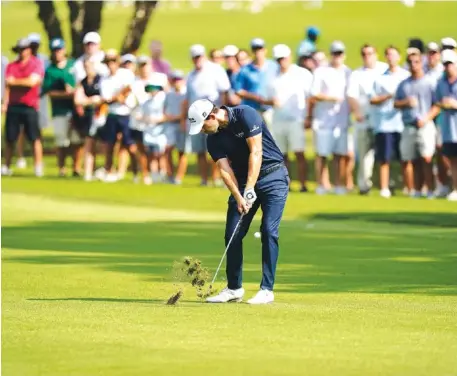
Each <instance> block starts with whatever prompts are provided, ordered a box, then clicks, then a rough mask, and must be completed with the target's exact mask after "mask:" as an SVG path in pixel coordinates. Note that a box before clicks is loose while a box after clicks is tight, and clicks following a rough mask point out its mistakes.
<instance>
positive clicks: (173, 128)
mask: <svg viewBox="0 0 457 376" xmlns="http://www.w3.org/2000/svg"><path fill="white" fill-rule="evenodd" d="M180 132H181V131H180V129H179V123H167V124H165V136H166V137H167V146H176V145H177V143H178V136H179V133H180Z"/></svg>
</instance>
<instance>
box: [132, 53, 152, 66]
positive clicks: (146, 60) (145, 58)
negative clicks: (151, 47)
mask: <svg viewBox="0 0 457 376" xmlns="http://www.w3.org/2000/svg"><path fill="white" fill-rule="evenodd" d="M150 61H151V59H150V57H149V56H146V55H140V56H138V57H137V59H136V62H137V63H138V64H140V65H143V64H147V63H149V62H150Z"/></svg>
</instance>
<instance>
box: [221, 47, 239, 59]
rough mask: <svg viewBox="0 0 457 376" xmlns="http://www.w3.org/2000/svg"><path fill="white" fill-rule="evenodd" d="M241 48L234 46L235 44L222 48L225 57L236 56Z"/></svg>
mask: <svg viewBox="0 0 457 376" xmlns="http://www.w3.org/2000/svg"><path fill="white" fill-rule="evenodd" d="M238 51H239V49H238V47H237V46H234V45H233V44H229V45H227V46H225V47H224V49H223V50H222V53H223V54H224V56H225V57H233V56H236V54H237V53H238Z"/></svg>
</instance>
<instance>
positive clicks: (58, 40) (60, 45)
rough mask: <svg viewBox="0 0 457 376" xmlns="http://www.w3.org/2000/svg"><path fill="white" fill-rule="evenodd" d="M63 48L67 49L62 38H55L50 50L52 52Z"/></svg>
mask: <svg viewBox="0 0 457 376" xmlns="http://www.w3.org/2000/svg"><path fill="white" fill-rule="evenodd" d="M62 48H65V41H64V40H63V39H62V38H54V39H52V40H51V42H50V43H49V49H50V50H51V51H55V50H61V49H62Z"/></svg>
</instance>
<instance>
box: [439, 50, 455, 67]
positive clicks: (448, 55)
mask: <svg viewBox="0 0 457 376" xmlns="http://www.w3.org/2000/svg"><path fill="white" fill-rule="evenodd" d="M441 62H442V63H443V64H446V63H452V64H455V63H457V52H455V51H453V50H444V51H443V52H442V53H441Z"/></svg>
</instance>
